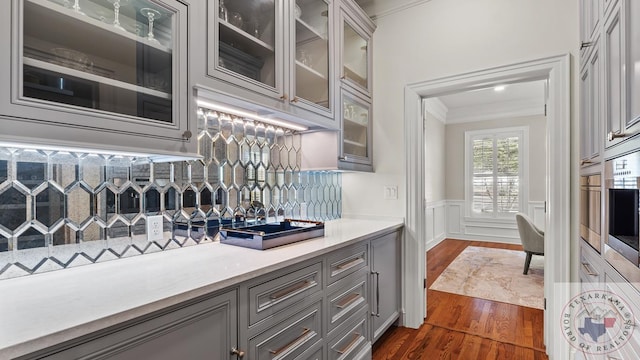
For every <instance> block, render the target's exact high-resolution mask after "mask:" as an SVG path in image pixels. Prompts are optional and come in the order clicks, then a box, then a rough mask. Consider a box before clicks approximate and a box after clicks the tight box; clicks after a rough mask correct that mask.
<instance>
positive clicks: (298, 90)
mask: <svg viewBox="0 0 640 360" xmlns="http://www.w3.org/2000/svg"><path fill="white" fill-rule="evenodd" d="M293 13H294V16H295V90H294V91H295V96H296V97H299V98H302V99H305V100H308V101H309V102H311V103H313V104H316V105H319V106H322V107H324V108H329V103H330V102H329V96H330V91H329V88H330V82H329V79H330V76H329V60H330V57H329V31H328V30H329V23H330V21H329V20H330V19H329V14H330V12H329V4H328V2H326V1H324V0H296V1H295V3H294V12H293Z"/></svg>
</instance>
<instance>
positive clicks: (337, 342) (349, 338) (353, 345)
mask: <svg viewBox="0 0 640 360" xmlns="http://www.w3.org/2000/svg"><path fill="white" fill-rule="evenodd" d="M367 319H368V316H367V312H366V310H363V311H361V312H359V313H358V314H356V315H355V316H354V317H352V318H351V319H350V320H351V321H349V323H348V324H345V326H341V327H340V329H342V330H339V331H338V332H337V335H336V336H335V337H334V338H333V339H331V341H329V346H328V352H329V354H328V356H327V359H328V360H337V359H339V360H347V359H358V358H362V352H363V350H365V349H367V348H371V343H370V342H369V341H368V340H367V339H368V337H369V336H368V321H367Z"/></svg>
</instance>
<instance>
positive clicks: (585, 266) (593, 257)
mask: <svg viewBox="0 0 640 360" xmlns="http://www.w3.org/2000/svg"><path fill="white" fill-rule="evenodd" d="M579 267H580V279H581V280H583V281H588V282H603V281H604V277H603V272H604V261H603V260H602V258H600V255H599V254H596V253H595V251H594V250H592V249H591V248H590V247H589V245H587V244H582V245H581V246H580V265H579Z"/></svg>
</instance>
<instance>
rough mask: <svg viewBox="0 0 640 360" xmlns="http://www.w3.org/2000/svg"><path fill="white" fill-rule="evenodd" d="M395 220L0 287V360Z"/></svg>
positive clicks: (122, 262)
mask: <svg viewBox="0 0 640 360" xmlns="http://www.w3.org/2000/svg"><path fill="white" fill-rule="evenodd" d="M402 224H403V222H402V220H390V219H384V220H383V219H375V220H360V219H358V220H356V219H339V220H332V221H328V222H326V223H325V236H324V237H322V238H317V239H310V240H305V241H302V242H298V243H294V244H290V245H285V246H281V247H277V248H273V249H269V250H265V251H260V250H252V249H246V248H242V247H237V246H231V245H224V244H220V243H217V242H216V243H211V244H203V245H196V246H190V247H186V248H181V249H175V250H169V251H162V252H158V253H154V254H146V255H140V256H134V257H131V258H126V259H118V260H113V261H107V262H104V263H97V264H91V265H85V266H80V267H76V268H70V269H64V270H58V271H52V272H48V273H43V274H36V275H28V276H24V277H19V278H14V279H8V280H1V281H0V358H1V359H6V358H14V357H17V356H21V355H25V354H28V353H31V352H34V351H37V350H40V349H44V348H47V347H49V346H52V345H55V344H58V343H61V342H63V341H67V340H70V339H73V338H76V337H79V336H82V335H85V334H88V333H91V332H93V331H97V330H100V329H103V328H106V327H108V326H111V325H115V324H118V323H121V322H123V321H127V320H130V319H133V318H136V317H138V316H141V315H145V314H148V313H150V312H153V311H155V310H159V309H162V308H165V307H167V306H171V305H175V304H178V303H180V302H182V301H185V300H188V299H191V298H194V297H197V296H200V295H204V294H207V293H211V292H213V291H216V290H220V289H223V288H226V287H229V286H232V285H235V284H238V283H241V282H243V281H245V280H247V279H251V278H254V277H256V276H258V275H262V274H264V273H266V272H270V271H273V270H277V269H280V268H283V267H286V266H288V265H292V264H295V263H298V262H301V261H304V260H306V259H309V258H312V257H316V256H319V255H322V254H325V253H328V252H330V251H332V250H336V249H339V248H341V247H344V246H347V245H349V244H352V243H355V242H358V241H360V240H362V239H363V238H365V237H368V236H372V235H376V234H380V233H384V232H386V231H389V230H391V229H395V228H398V227H400V226H401V225H402Z"/></svg>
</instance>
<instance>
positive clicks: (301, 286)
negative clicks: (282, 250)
mask: <svg viewBox="0 0 640 360" xmlns="http://www.w3.org/2000/svg"><path fill="white" fill-rule="evenodd" d="M269 278H271V279H272V280H268V279H269ZM269 278H267V279H266V280H267V281H266V282H263V283H261V284H258V285H255V286H252V287H250V288H249V323H250V325H253V324H255V323H257V322H258V321H261V320H263V319H265V318H267V317H269V316H271V315H273V314H275V313H276V312H278V311H281V310H284V309H286V308H289V307H291V306H292V305H294V304H296V303H304V301H305V300H306V299H308V298H309V297H310V296H311V295H313V294H315V293H317V292H319V291H321V290H322V263H317V264H313V265H311V266H307V267H305V268H303V269H300V270H297V271H294V272H291V273H288V274H285V275H283V276H278V277H276V278H274V277H273V276H270V277H269Z"/></svg>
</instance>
